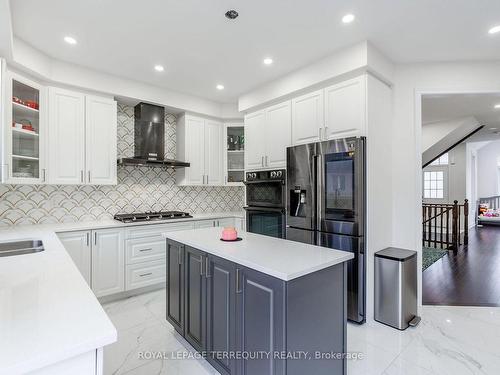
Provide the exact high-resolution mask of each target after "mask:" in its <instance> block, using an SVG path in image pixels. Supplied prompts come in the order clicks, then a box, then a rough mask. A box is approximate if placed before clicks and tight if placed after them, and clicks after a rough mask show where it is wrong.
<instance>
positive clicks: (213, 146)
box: [205, 120, 224, 185]
mask: <svg viewBox="0 0 500 375" xmlns="http://www.w3.org/2000/svg"><path fill="white" fill-rule="evenodd" d="M222 134H223V126H222V124H221V123H220V122H216V121H211V120H207V121H205V174H206V176H207V177H206V183H207V184H209V185H223V184H224V180H223V178H224V177H223V175H224V173H223V153H222V151H223V149H224V146H223V144H222Z"/></svg>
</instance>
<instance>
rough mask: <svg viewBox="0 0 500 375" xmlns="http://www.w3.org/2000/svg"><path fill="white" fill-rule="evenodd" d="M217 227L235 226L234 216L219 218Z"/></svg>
mask: <svg viewBox="0 0 500 375" xmlns="http://www.w3.org/2000/svg"><path fill="white" fill-rule="evenodd" d="M216 221H217V225H216V226H217V227H234V224H235V223H234V217H226V218H223V219H217V220H216Z"/></svg>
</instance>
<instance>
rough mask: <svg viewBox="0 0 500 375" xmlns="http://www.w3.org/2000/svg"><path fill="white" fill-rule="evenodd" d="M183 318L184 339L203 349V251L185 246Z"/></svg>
mask: <svg viewBox="0 0 500 375" xmlns="http://www.w3.org/2000/svg"><path fill="white" fill-rule="evenodd" d="M184 253H185V256H184V259H185V261H186V268H185V272H186V278H185V280H186V281H185V320H184V323H185V324H184V326H185V328H184V332H185V338H186V340H187V341H188V342H189V343H190V344H191V345H192V346H193V347H194V348H195V349H196V350H198V351H202V350H205V345H206V343H205V339H206V335H205V331H206V278H205V274H204V269H205V256H204V255H205V253H204V252H202V251H200V250H197V249H193V248H192V247H189V246H186V247H185V251H184Z"/></svg>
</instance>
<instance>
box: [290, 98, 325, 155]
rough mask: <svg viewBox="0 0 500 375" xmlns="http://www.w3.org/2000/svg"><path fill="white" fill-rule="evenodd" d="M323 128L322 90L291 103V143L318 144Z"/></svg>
mask: <svg viewBox="0 0 500 375" xmlns="http://www.w3.org/2000/svg"><path fill="white" fill-rule="evenodd" d="M323 127H324V112H323V90H320V91H315V92H312V93H310V94H307V95H303V96H301V97H299V98H295V99H293V101H292V138H293V139H292V143H293V144H294V145H299V144H305V143H312V142H319V141H320V140H321V138H320V137H321V134H320V132H321V131H322V130H323Z"/></svg>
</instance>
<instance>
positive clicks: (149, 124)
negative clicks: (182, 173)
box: [118, 103, 190, 168]
mask: <svg viewBox="0 0 500 375" xmlns="http://www.w3.org/2000/svg"><path fill="white" fill-rule="evenodd" d="M134 151H135V152H134V157H133V158H121V159H118V164H119V165H139V166H142V165H145V166H151V167H176V168H183V167H189V165H190V164H189V163H186V162H183V161H179V160H173V159H165V109H164V108H163V107H159V106H156V105H152V104H147V103H139V104H137V105H136V106H135V107H134Z"/></svg>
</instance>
